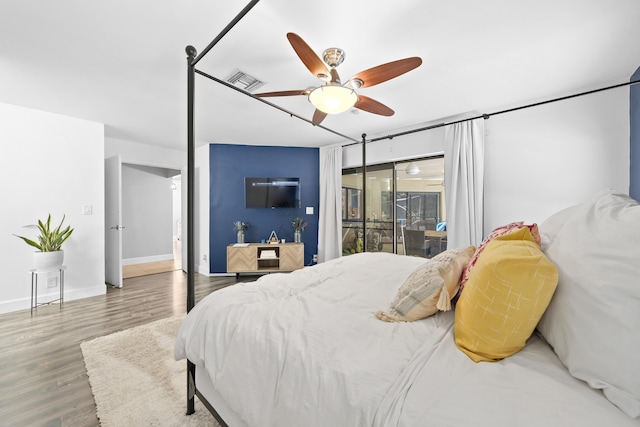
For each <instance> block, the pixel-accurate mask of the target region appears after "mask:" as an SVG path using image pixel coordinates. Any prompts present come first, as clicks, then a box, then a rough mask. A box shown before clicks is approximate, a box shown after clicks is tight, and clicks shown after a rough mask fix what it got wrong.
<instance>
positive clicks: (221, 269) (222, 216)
mask: <svg viewBox="0 0 640 427" xmlns="http://www.w3.org/2000/svg"><path fill="white" fill-rule="evenodd" d="M209 147H210V148H209V184H210V186H209V191H210V198H209V200H210V206H209V212H210V216H209V230H210V235H209V254H210V260H209V268H210V272H211V273H225V272H226V271H227V245H228V244H230V243H235V242H236V232H235V231H234V230H233V222H234V221H245V222H248V223H249V229H248V230H246V231H245V242H247V243H249V242H251V243H254V242H260V241H261V240H262V239H268V238H269V235H270V234H271V231H275V232H276V234H277V235H278V237H279V238H280V239H286V240H287V241H291V242H292V241H293V227H292V226H291V220H292V219H293V218H295V217H301V218H304V219H306V220H307V222H308V224H309V225H308V226H307V227H306V228H305V230H304V232H303V233H302V241H303V243H304V263H305V265H309V264H310V263H311V260H312V259H313V255H314V254H317V253H318V207H319V204H320V165H319V163H320V158H319V156H320V152H319V150H318V149H317V148H302V147H271V146H253V145H232V144H211V145H210V146H209ZM245 177H258V178H260V177H274V178H277V177H281V178H300V208H279V209H247V208H245V205H244V178H245ZM308 206H310V207H313V215H306V214H305V208H306V207H308Z"/></svg>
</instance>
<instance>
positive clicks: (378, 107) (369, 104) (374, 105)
mask: <svg viewBox="0 0 640 427" xmlns="http://www.w3.org/2000/svg"><path fill="white" fill-rule="evenodd" d="M358 98H359V99H358V102H356V105H354V107H356V108H357V109H359V110H363V111H367V112H369V113H373V114H379V115H381V116H387V117H389V116H393V115H394V114H395V112H394V111H393V110H392V109H391V108H389V107H387V106H386V105H384V104H382V103H381V102H378V101H376V100H375V99H371V98H369V97H368V96H363V95H358Z"/></svg>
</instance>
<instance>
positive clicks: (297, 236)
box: [291, 218, 307, 243]
mask: <svg viewBox="0 0 640 427" xmlns="http://www.w3.org/2000/svg"><path fill="white" fill-rule="evenodd" d="M291 226H292V227H293V241H294V242H296V243H300V242H301V241H302V232H303V231H304V228H305V227H306V226H307V221H305V220H304V219H302V218H294V219H293V220H292V221H291Z"/></svg>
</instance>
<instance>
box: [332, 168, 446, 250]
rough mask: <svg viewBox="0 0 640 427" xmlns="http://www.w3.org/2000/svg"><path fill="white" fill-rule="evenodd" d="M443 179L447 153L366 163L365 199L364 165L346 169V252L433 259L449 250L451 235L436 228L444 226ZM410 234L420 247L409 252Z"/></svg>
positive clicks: (343, 189) (344, 202)
mask: <svg viewBox="0 0 640 427" xmlns="http://www.w3.org/2000/svg"><path fill="white" fill-rule="evenodd" d="M443 181H444V163H443V159H442V157H435V158H428V159H416V160H412V161H405V162H396V163H386V164H382V165H372V166H367V185H366V197H363V193H362V188H363V186H362V168H352V169H345V170H344V171H343V175H342V224H343V228H342V236H343V239H342V247H343V254H345V255H348V254H353V253H358V252H363V251H367V252H392V253H399V254H406V255H417V256H424V257H431V256H434V255H435V254H437V253H439V252H440V251H442V250H444V248H446V233H445V232H442V231H438V230H436V229H437V228H440V229H443V228H444V224H445V214H444V212H445V210H444V206H443V205H444V186H443ZM363 199H364V200H365V203H366V206H363V204H362V202H363ZM407 230H409V231H407ZM405 231H407V232H406V233H405ZM365 233H366V239H364V238H363V237H364V236H365ZM405 234H407V235H408V234H411V237H412V238H413V240H414V241H416V243H415V244H414V245H413V246H416V248H415V250H414V249H411V250H409V251H407V249H408V246H411V245H409V244H408V243H409V240H410V239H409V237H408V236H405ZM434 239H435V240H436V242H435V243H433V244H432V240H434ZM365 242H366V247H365Z"/></svg>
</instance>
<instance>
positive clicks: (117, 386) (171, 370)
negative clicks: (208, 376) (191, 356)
mask: <svg viewBox="0 0 640 427" xmlns="http://www.w3.org/2000/svg"><path fill="white" fill-rule="evenodd" d="M182 319H183V316H178V317H170V318H168V319H162V320H158V321H155V322H152V323H149V324H146V325H142V326H138V327H135V328H131V329H127V330H124V331H121V332H116V333H114V334H111V335H107V336H104V337H100V338H96V339H94V340H91V341H85V342H83V343H82V344H81V345H80V348H81V349H82V354H83V356H84V363H85V366H86V368H87V374H88V375H89V383H90V384H91V391H92V392H93V396H94V399H95V402H96V406H97V414H98V418H99V419H100V424H101V425H102V426H103V427H111V426H113V427H122V426H219V424H218V423H217V422H216V421H215V419H214V418H213V416H212V415H211V414H210V413H209V411H207V409H206V408H205V407H204V406H203V405H202V403H201V402H200V401H199V400H198V398H196V399H195V400H196V406H195V408H196V412H195V413H194V414H193V415H189V416H187V415H185V412H186V381H187V380H186V375H187V374H186V369H187V367H186V365H187V363H186V361H184V360H181V361H179V362H176V361H175V360H174V358H173V345H174V342H175V337H176V334H177V332H178V328H179V327H180V324H181V323H182Z"/></svg>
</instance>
